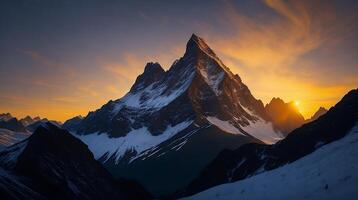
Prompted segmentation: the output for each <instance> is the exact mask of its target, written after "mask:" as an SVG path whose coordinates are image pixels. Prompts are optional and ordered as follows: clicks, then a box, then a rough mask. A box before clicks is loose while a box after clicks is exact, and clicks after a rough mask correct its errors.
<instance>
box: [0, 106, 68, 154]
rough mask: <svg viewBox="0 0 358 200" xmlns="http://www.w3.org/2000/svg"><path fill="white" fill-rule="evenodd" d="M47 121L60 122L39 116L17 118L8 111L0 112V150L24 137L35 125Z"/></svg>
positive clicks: (58, 123) (59, 123)
mask: <svg viewBox="0 0 358 200" xmlns="http://www.w3.org/2000/svg"><path fill="white" fill-rule="evenodd" d="M47 122H51V123H53V124H55V125H57V126H61V122H57V121H54V120H48V119H46V118H43V119H41V118H40V117H35V118H32V117H30V116H26V117H25V118H23V119H20V120H18V119H17V118H16V117H13V116H12V115H11V114H10V113H3V114H0V150H1V149H3V148H5V147H7V146H10V145H12V144H15V143H17V142H19V141H21V140H23V139H26V138H27V137H29V136H30V135H31V133H32V132H33V131H35V129H36V128H37V127H39V126H40V125H43V124H45V123H47Z"/></svg>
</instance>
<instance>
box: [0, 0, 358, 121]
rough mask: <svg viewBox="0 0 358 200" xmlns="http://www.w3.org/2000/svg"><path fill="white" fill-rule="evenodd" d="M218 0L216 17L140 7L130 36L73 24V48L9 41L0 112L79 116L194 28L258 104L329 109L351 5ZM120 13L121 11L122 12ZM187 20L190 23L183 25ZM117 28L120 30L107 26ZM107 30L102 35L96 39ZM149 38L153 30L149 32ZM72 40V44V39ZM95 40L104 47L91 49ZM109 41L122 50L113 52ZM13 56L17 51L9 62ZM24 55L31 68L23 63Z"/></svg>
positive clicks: (347, 78)
mask: <svg viewBox="0 0 358 200" xmlns="http://www.w3.org/2000/svg"><path fill="white" fill-rule="evenodd" d="M225 2H226V3H221V4H220V6H222V7H220V8H219V7H215V8H214V9H215V14H217V15H218V16H217V17H216V19H215V20H218V21H217V22H216V21H215V22H213V21H214V20H213V21H209V20H208V21H205V20H203V21H199V22H197V21H195V22H192V21H194V20H193V19H194V18H195V17H192V18H190V20H187V19H184V18H183V21H182V20H179V21H180V22H178V23H179V25H180V26H179V25H178V24H175V23H173V24H172V23H169V22H172V21H170V19H167V17H168V16H164V17H162V16H161V18H160V20H161V21H160V20H157V18H154V17H155V16H154V17H153V18H151V17H149V15H148V16H146V15H143V16H146V17H145V18H144V19H142V18H140V22H142V21H144V22H143V23H146V24H145V25H148V26H143V27H144V28H145V29H146V30H145V31H143V30H141V29H140V28H141V27H140V26H139V25H138V24H137V26H138V27H139V28H138V29H137V27H135V28H133V27H132V24H130V27H131V28H132V29H133V30H132V31H133V32H135V33H136V34H133V35H134V36H132V35H131V34H127V32H125V34H124V33H123V30H125V31H127V29H126V28H123V27H116V28H117V29H114V27H115V25H117V24H113V26H112V24H110V23H108V21H105V23H104V24H103V26H104V27H106V28H107V29H108V30H107V29H105V28H103V30H107V31H108V32H110V33H111V34H108V32H104V33H103V35H100V33H102V32H101V31H102V30H96V31H98V34H97V32H95V31H94V32H93V33H92V32H91V33H88V35H87V32H86V34H81V33H82V32H80V33H76V34H73V35H80V36H81V37H82V35H83V41H82V40H80V42H83V43H79V44H80V45H84V46H85V47H86V48H83V49H81V48H82V46H81V48H79V49H80V50H78V49H77V51H75V50H73V52H72V51H71V50H72V49H66V48H65V47H64V46H71V45H70V43H71V42H74V43H75V39H73V38H71V37H72V35H71V34H70V37H69V38H64V41H62V42H64V44H65V45H63V44H62V43H61V44H57V46H56V45H55V44H54V45H53V46H52V44H51V47H50V48H53V49H55V50H54V52H55V53H54V52H52V54H46V53H47V52H45V50H44V49H46V48H43V49H41V47H39V49H40V50H39V49H37V51H36V50H31V49H25V50H24V49H18V48H17V47H12V48H13V49H16V52H15V53H14V54H12V55H11V56H8V57H9V60H10V61H9V63H10V64H9V63H5V62H4V61H2V62H3V63H0V64H2V65H4V66H5V67H8V68H6V69H5V67H4V70H2V71H1V68H0V72H5V73H3V74H2V75H3V76H0V78H1V79H2V80H4V81H3V82H4V83H7V82H10V81H11V80H14V82H15V83H16V84H19V86H17V87H14V86H13V85H14V84H15V83H12V84H9V85H6V86H3V85H4V84H2V85H0V89H1V90H0V113H3V112H9V113H11V114H12V115H13V116H15V117H17V118H23V117H25V116H27V115H30V116H33V117H35V116H40V117H43V118H44V117H46V118H48V119H52V120H59V121H62V122H63V121H65V120H67V119H69V118H72V117H74V116H77V115H82V116H86V115H87V113H88V112H89V111H94V110H96V109H98V108H100V107H101V106H102V105H103V104H105V103H107V102H108V101H109V100H115V99H118V98H120V97H122V96H123V95H125V93H127V92H128V90H129V89H130V87H131V85H132V84H133V83H134V81H135V79H136V77H137V76H138V75H140V74H141V73H142V72H143V70H144V66H145V64H146V63H147V62H152V61H153V62H159V63H160V64H162V66H163V68H164V69H166V70H168V69H169V67H170V65H171V63H173V62H174V61H175V59H178V58H180V57H181V56H182V55H183V53H184V50H185V44H186V42H187V40H188V39H189V37H190V35H191V34H192V32H195V31H196V34H198V35H199V36H200V37H202V38H204V40H205V41H206V42H207V43H208V45H209V46H210V47H211V48H212V49H213V50H214V51H215V53H216V54H217V55H218V57H219V58H220V59H221V60H222V61H223V63H224V64H225V65H226V66H227V67H228V68H230V69H231V71H232V72H233V73H234V74H238V75H239V76H240V77H241V79H242V81H243V82H244V83H245V84H246V85H247V86H248V88H249V89H250V91H251V93H252V94H253V96H254V97H255V98H257V99H260V100H262V101H263V103H264V104H266V103H269V102H270V101H271V99H272V98H273V97H279V98H281V99H283V100H284V101H285V102H295V106H296V107H297V109H298V110H299V112H300V113H301V114H302V115H303V116H304V117H305V118H306V119H307V118H310V117H311V116H312V115H313V114H314V113H315V112H316V111H317V110H318V108H319V107H325V108H326V109H329V108H330V107H331V106H334V105H335V104H336V103H337V102H338V101H339V100H340V99H341V98H342V97H343V96H344V95H345V94H346V93H347V92H349V91H350V90H352V89H355V88H357V87H358V79H357V77H358V71H357V69H358V68H357V61H356V60H353V61H352V58H354V59H356V57H357V51H356V46H354V45H352V44H356V41H358V40H357V35H354V34H356V32H358V31H357V30H358V28H357V27H356V21H357V19H358V17H356V16H353V14H351V16H349V17H348V18H347V17H346V18H344V17H342V16H341V15H342V14H341V13H339V12H338V11H337V10H336V9H339V8H336V7H335V6H334V3H332V4H331V3H329V2H327V1H325V2H324V3H323V2H319V1H310V0H302V1H286V0H263V1H258V2H255V3H258V4H260V6H262V7H263V8H262V9H263V11H265V12H261V11H262V10H260V9H258V13H254V14H253V13H250V14H252V15H253V16H251V15H249V14H247V13H245V12H243V10H240V9H239V6H237V5H236V4H235V3H234V2H233V1H225ZM317 2H318V3H317ZM326 2H327V3H326ZM222 4H224V5H222ZM261 4H262V5H261ZM260 6H259V7H260ZM260 8H261V7H260ZM153 9H154V8H153ZM94 10H95V9H94ZM114 10H115V9H114ZM197 12H198V13H200V12H199V11H197ZM58 13H61V12H58ZM103 13H105V12H103ZM130 13H131V14H133V13H135V12H130ZM265 13H266V14H267V13H268V14H267V15H265ZM156 14H158V15H159V14H161V13H160V12H156ZM210 15H214V12H212V13H211V12H210ZM355 15H356V14H355ZM11 16H12V15H11ZM143 16H142V17H143ZM82 18H83V19H87V18H85V17H82ZM176 18H177V17H176ZM179 18H180V17H179ZM103 19H107V18H105V17H103ZM111 19H112V18H111ZM195 19H196V18H195ZM96 20H97V19H96ZM96 20H94V21H96ZM98 20H101V18H99V19H98ZM147 20H148V21H147ZM167 20H169V21H167ZM74 21H76V20H74ZM127 21H130V20H126V19H125V20H124V22H127ZM159 21H160V23H163V24H160V23H159ZM130 22H132V21H130ZM191 22H192V23H193V24H194V25H192V26H188V27H184V25H187V24H189V23H191ZM93 23H95V22H93ZM128 23H129V22H128ZM157 23H158V24H160V27H161V26H162V27H161V28H163V27H164V28H163V29H160V30H158V33H157V32H154V33H152V35H151V34H149V33H148V34H147V31H148V32H150V31H152V26H153V24H157ZM50 24H52V21H51V23H50ZM61 24H62V23H61ZM81 24H83V23H81ZM108 24H110V25H108ZM118 24H121V23H118ZM183 24H184V25H183ZM101 25H102V24H101ZM106 25H108V27H107V26H106ZM121 25H122V24H121ZM182 25H183V27H182ZM133 26H134V25H133ZM14 27H15V26H14ZM19 27H20V26H19ZM69 27H71V26H69ZM73 27H75V26H73ZM93 27H96V26H89V27H87V29H86V28H83V29H82V28H79V29H81V30H86V31H87V30H88V31H91V30H92V29H94V28H93ZM149 27H150V28H149ZM155 27H156V28H158V29H159V28H160V27H157V26H155ZM178 27H179V28H180V29H185V28H186V29H187V32H188V35H186V36H185V37H184V36H182V37H183V38H180V39H178V35H179V34H177V32H178V30H176V29H175V28H178ZM50 28H51V27H50ZM112 28H113V29H112ZM147 29H148V30H147ZM154 29H155V28H153V30H154ZM172 29H173V30H172ZM51 30H52V29H51ZM163 30H165V31H166V30H172V32H170V31H168V32H165V31H163ZM111 31H118V32H114V33H112V32H111ZM128 31H129V29H128ZM18 32H19V31H18ZM189 32H190V33H189ZM45 33H46V34H48V33H47V32H45ZM49 33H52V32H49ZM117 33H122V35H120V36H117V35H116V34H117ZM138 33H140V34H138ZM181 33H182V32H180V34H181ZM52 34H54V35H56V34H55V33H52ZM185 34H186V33H185ZM33 35H35V34H33ZM138 35H139V36H138ZM153 35H154V36H153ZM158 35H159V37H158ZM168 35H169V36H170V37H168ZM183 35H184V33H183ZM41 36H42V35H41ZM64 36H66V35H64ZM96 36H98V37H96ZM86 37H87V38H86ZM107 37H108V38H109V39H108V41H107V40H101V39H103V38H106V39H107ZM117 37H120V38H119V39H118V38H117ZM44 38H46V37H44ZM56 38H57V37H56ZM59 38H61V37H59ZM153 38H155V39H156V40H155V41H151V40H154V39H153ZM158 38H160V39H158ZM352 38H353V39H352ZM0 39H2V38H0ZM71 39H72V40H71ZM81 39H82V38H81ZM117 40H118V41H119V40H120V42H118V41H117ZM122 40H124V41H122ZM93 41H95V42H93ZM352 41H353V42H352ZM42 42H43V41H42ZM45 42H47V40H46V41H45ZM45 42H43V43H45ZM66 42H67V43H66ZM87 42H88V43H90V44H88V43H87ZM91 42H93V43H91ZM151 42H152V43H151ZM354 42H355V43H354ZM58 43H60V42H58ZM127 43H129V44H130V45H132V46H130V47H131V48H127V46H124V47H123V49H124V50H123V49H121V48H122V46H121V45H124V44H127ZM79 44H77V43H76V45H74V46H75V47H76V48H77V46H80V45H79ZM153 44H154V45H153ZM86 45H88V46H86ZM91 45H92V46H91ZM97 45H98V46H101V45H103V46H105V47H104V48H102V49H100V48H99V47H97ZM107 45H108V46H107ZM35 46H36V45H35ZM39 46H42V44H40V45H39ZM43 46H45V45H43ZM352 46H353V47H354V48H352ZM87 47H88V52H87V51H86V50H87ZM50 48H49V49H50ZM98 49H100V50H98ZM119 49H121V50H122V51H120V52H119ZM352 49H353V50H352ZM47 50H48V49H47ZM40 51H42V52H40ZM62 51H63V52H65V53H63V52H62ZM66 51H69V53H67V52H66ZM102 51H104V52H102ZM84 52H85V53H84ZM61 53H62V54H61ZM76 53H77V54H76ZM16 56H18V57H19V59H17V57H16ZM56 56H58V57H56ZM13 57H16V59H13ZM69 57H70V58H69ZM21 59H23V60H24V61H23V62H20V63H16V64H13V63H12V62H15V61H16V60H21ZM13 65H14V66H15V65H18V66H20V67H19V69H18V70H17V71H16V70H14V71H11V70H12V69H13V68H14V67H13ZM30 65H33V66H32V67H33V68H31V69H30V67H28V66H30ZM0 67H1V66H0ZM34 69H35V70H34ZM21 73H23V74H21ZM42 73H44V74H42ZM4 74H11V75H12V76H14V77H15V76H17V77H16V78H13V77H10V76H9V77H10V78H9V80H5V78H7V75H5V76H4ZM19 74H20V75H19ZM0 75H1V74H0Z"/></svg>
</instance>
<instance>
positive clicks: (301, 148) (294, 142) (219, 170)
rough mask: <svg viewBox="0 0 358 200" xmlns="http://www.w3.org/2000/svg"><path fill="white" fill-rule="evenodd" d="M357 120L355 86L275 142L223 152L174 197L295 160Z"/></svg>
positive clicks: (357, 92)
mask: <svg viewBox="0 0 358 200" xmlns="http://www.w3.org/2000/svg"><path fill="white" fill-rule="evenodd" d="M357 122H358V89H355V90H352V91H350V92H349V93H348V94H346V95H345V96H344V97H343V99H342V100H341V101H340V102H338V103H337V104H336V105H335V106H334V107H332V108H331V109H330V110H329V111H328V112H327V113H326V114H324V115H322V116H321V117H319V118H318V119H317V120H315V121H312V122H310V123H307V124H304V125H303V126H302V127H300V128H297V129H295V130H294V131H292V132H291V133H290V134H289V135H288V136H287V137H286V138H285V139H283V140H282V141H280V142H278V143H276V144H274V145H262V144H246V145H243V146H241V147H239V148H238V149H236V150H234V151H232V150H224V151H222V152H221V153H220V154H219V155H218V156H217V157H216V158H215V159H214V161H213V162H211V163H210V164H209V165H208V166H207V167H206V168H205V169H204V170H203V171H202V172H201V174H200V175H199V176H198V177H197V178H196V179H195V180H194V181H192V182H191V183H190V184H189V185H188V186H187V187H186V189H185V190H183V191H181V192H178V193H177V195H176V197H178V196H189V195H193V194H195V193H198V192H201V191H203V190H206V189H208V188H210V187H213V186H216V185H219V184H223V183H228V182H233V181H237V180H242V179H245V178H246V177H249V176H252V175H255V174H258V173H261V172H263V171H267V170H272V169H275V168H278V167H280V166H283V165H285V164H287V163H291V162H294V161H296V160H297V159H299V158H302V157H303V156H306V155H308V154H310V153H312V152H313V151H315V150H316V149H317V148H319V147H320V146H322V145H325V144H328V143H330V142H333V141H336V140H339V139H340V138H342V137H344V136H345V135H346V134H347V133H348V132H349V131H350V130H351V129H352V128H353V127H354V126H355V125H356V123H357ZM174 196H175V195H174Z"/></svg>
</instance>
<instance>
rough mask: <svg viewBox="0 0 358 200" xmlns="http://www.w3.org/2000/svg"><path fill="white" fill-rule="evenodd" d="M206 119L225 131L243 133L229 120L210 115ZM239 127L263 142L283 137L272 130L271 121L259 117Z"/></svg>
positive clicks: (271, 141)
mask: <svg viewBox="0 0 358 200" xmlns="http://www.w3.org/2000/svg"><path fill="white" fill-rule="evenodd" d="M243 108H244V107H243ZM257 118H258V117H257ZM206 119H207V120H208V121H209V122H210V123H211V124H212V125H214V126H216V127H218V128H219V129H221V130H223V131H225V132H227V133H231V134H237V135H245V134H244V133H243V132H242V131H241V130H240V129H239V128H237V127H235V126H234V125H232V124H231V123H230V122H229V121H223V120H220V119H218V118H217V117H212V116H210V117H207V118H206ZM240 128H241V129H242V130H244V131H245V132H246V133H248V134H249V135H251V136H253V137H254V138H256V139H258V140H260V141H262V142H264V143H265V144H274V143H276V142H277V141H279V140H281V139H283V136H282V135H281V133H279V132H276V131H274V129H273V126H272V124H271V122H265V121H264V120H262V119H260V118H258V120H257V121H255V122H250V125H248V126H241V127H240Z"/></svg>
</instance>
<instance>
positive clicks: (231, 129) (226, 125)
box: [206, 117, 244, 135]
mask: <svg viewBox="0 0 358 200" xmlns="http://www.w3.org/2000/svg"><path fill="white" fill-rule="evenodd" d="M206 119H207V120H208V121H209V122H210V123H211V124H212V125H214V126H216V127H218V128H219V129H221V130H223V131H225V132H227V133H231V134H238V135H239V134H241V135H244V134H243V133H242V132H241V131H240V130H239V129H238V128H236V127H235V126H234V125H232V124H231V123H230V122H228V121H223V120H220V119H218V118H216V117H207V118H206Z"/></svg>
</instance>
